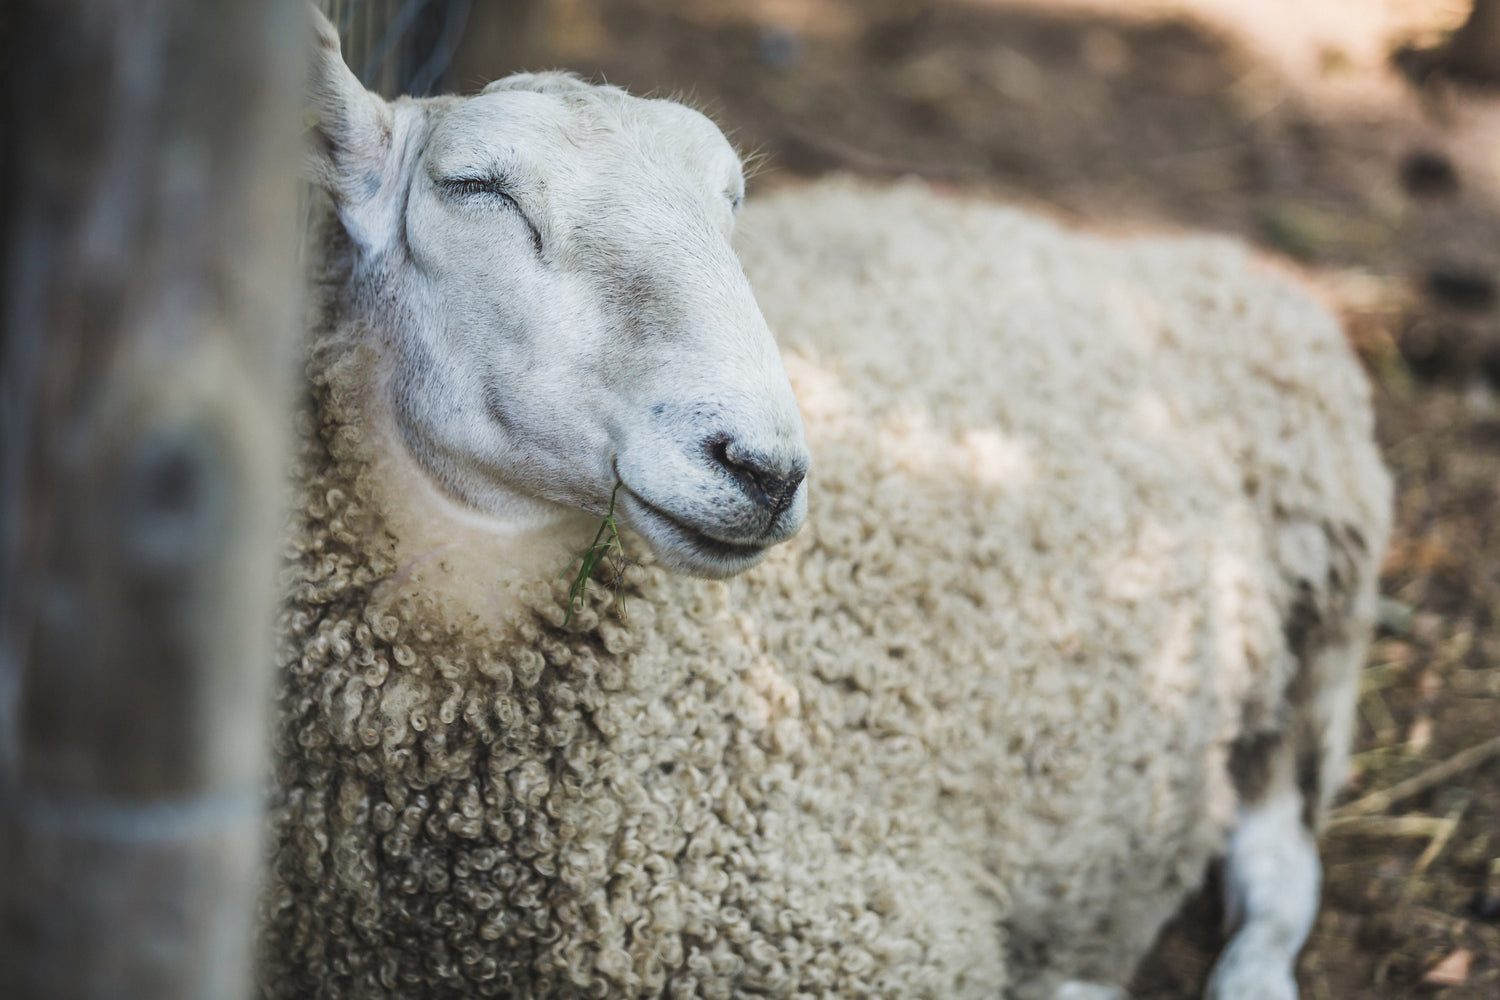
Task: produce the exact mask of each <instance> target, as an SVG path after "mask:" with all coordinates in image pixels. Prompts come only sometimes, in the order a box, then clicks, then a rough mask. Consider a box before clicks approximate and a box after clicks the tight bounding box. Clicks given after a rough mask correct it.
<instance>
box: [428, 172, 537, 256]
mask: <svg viewBox="0 0 1500 1000" xmlns="http://www.w3.org/2000/svg"><path fill="white" fill-rule="evenodd" d="M438 187H440V188H442V189H443V193H444V194H446V195H448V196H450V197H453V198H487V199H494V200H495V202H496V203H497V206H498V207H502V208H505V209H508V210H511V211H514V212H515V213H516V214H517V215H519V216H520V217H521V221H523V222H525V223H526V228H527V229H528V230H530V232H531V243H532V245H533V246H535V247H536V252H537V253H541V252H542V234H541V233H540V232H538V231H537V228H536V226H534V225H533V224H532V222H531V220H530V219H528V218H527V217H526V213H525V212H523V211H521V206H520V204H519V203H518V202H517V201H516V199H515V198H513V197H511V195H510V194H509V193H508V192H506V190H505V182H504V181H503V180H502V179H501V178H499V177H444V178H443V179H441V180H440V181H438Z"/></svg>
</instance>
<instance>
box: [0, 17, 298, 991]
mask: <svg viewBox="0 0 1500 1000" xmlns="http://www.w3.org/2000/svg"><path fill="white" fill-rule="evenodd" d="M0 22H3V23H0V31H3V33H4V35H5V40H6V48H8V49H9V52H8V53H7V56H6V59H5V69H6V71H7V73H8V77H9V79H8V80H7V84H8V85H7V86H6V88H5V93H4V96H3V97H0V106H3V107H4V109H5V114H6V120H5V122H4V124H3V135H0V142H3V144H4V145H3V152H4V160H3V170H4V172H3V175H0V218H3V220H4V244H3V250H0V254H3V258H0V316H3V323H4V331H3V335H4V340H3V344H0V352H3V353H0V414H3V416H0V436H3V450H4V457H3V459H0V540H3V543H0V872H3V880H0V994H3V995H4V996H6V997H11V998H30V997H38V998H41V997H46V998H71V997H91V996H110V997H122V998H141V1000H146V998H150V1000H167V998H176V997H184V998H186V997H214V998H217V997H236V996H245V995H247V994H248V993H249V991H250V978H249V965H250V958H249V957H250V945H251V941H252V924H253V914H254V896H255V892H256V881H257V875H258V870H259V855H260V846H259V831H260V827H261V820H260V794H259V782H260V779H261V776H262V774H263V771H264V765H263V760H262V754H263V747H264V743H265V739H264V737H265V733H264V729H265V727H266V725H267V721H266V713H265V710H264V705H265V702H266V701H267V697H268V692H267V688H268V683H267V681H268V675H269V672H270V663H271V660H272V656H271V650H270V631H271V623H272V615H273V611H272V608H273V603H272V597H273V594H272V592H273V577H274V572H275V559H276V553H277V551H278V546H277V543H276V529H277V522H278V507H279V502H280V499H281V495H282V486H281V483H282V478H283V472H282V468H283V461H284V455H285V451H284V445H285V442H284V438H285V435H284V434H283V430H284V427H283V425H284V424H285V423H286V419H287V418H286V414H287V412H288V406H287V399H288V392H287V390H288V389H289V379H288V376H290V374H291V372H292V360H293V359H292V351H291V348H292V344H293V335H294V331H295V330H296V321H297V319H298V309H297V303H298V301H299V295H298V288H299V286H298V284H297V278H296V274H295V270H294V263H295V262H294V247H295V219H296V186H295V168H296V164H297V162H298V153H297V149H296V145H295V143H296V134H295V133H296V125H297V107H298V102H299V91H300V85H301V82H302V79H303V75H304V73H305V44H306V43H305V41H304V39H305V38H306V36H307V27H306V24H305V15H304V12H303V9H302V7H301V5H300V4H299V3H297V2H296V0H235V2H233V3H199V2H197V0H13V2H11V3H9V4H7V5H6V11H5V12H4V13H3V14H0Z"/></svg>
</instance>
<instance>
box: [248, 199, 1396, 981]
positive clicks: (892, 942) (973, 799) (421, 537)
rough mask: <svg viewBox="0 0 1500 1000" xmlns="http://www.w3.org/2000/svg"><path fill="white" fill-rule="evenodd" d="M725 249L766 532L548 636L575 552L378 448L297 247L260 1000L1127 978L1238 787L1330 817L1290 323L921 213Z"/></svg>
mask: <svg viewBox="0 0 1500 1000" xmlns="http://www.w3.org/2000/svg"><path fill="white" fill-rule="evenodd" d="M739 234H740V235H739V241H740V246H741V251H742V257H743V260H744V263H745V267H746V270H747V273H748V274H749V276H750V279H751V282H752V284H753V285H754V286H755V288H756V290H757V295H758V297H759V300H760V304H761V307H762V309H763V310H764V312H765V314H766V317H767V319H768V320H769V321H770V324H771V326H772V328H773V329H775V330H776V331H777V333H778V337H779V340H780V343H781V346H782V349H783V355H784V359H785V361H786V364H787V367H788V370H789V373H790V375H791V377H792V382H793V386H794V388H795V390H796V393H797V396H798V399H799V402H800V405H801V407H802V413H803V419H804V423H805V427H806V433H807V440H808V443H809V445H810V446H811V449H812V454H813V465H812V470H813V471H812V473H811V476H810V479H809V484H810V486H809V514H808V520H807V525H806V527H805V528H804V529H803V530H802V532H801V534H800V535H798V536H797V537H795V538H793V539H792V540H791V541H789V542H787V543H785V544H783V545H781V546H779V547H777V548H776V549H774V550H772V551H771V553H770V555H769V556H768V557H767V558H766V560H765V561H764V562H763V563H762V564H761V565H760V566H758V567H757V568H755V569H752V570H750V571H748V572H746V573H744V574H742V575H741V576H738V577H736V578H734V579H732V580H729V581H726V582H717V583H715V582H706V581H702V580H695V579H690V578H686V577H682V576H679V575H676V574H673V573H671V572H668V571H667V570H665V569H663V568H661V567H660V566H658V565H656V564H655V563H654V561H653V560H652V559H651V558H650V557H649V556H647V555H644V554H643V552H642V551H641V547H640V546H638V545H632V536H630V535H629V534H628V533H627V540H626V544H627V547H629V548H630V551H631V555H632V556H636V557H639V558H641V559H642V560H643V564H642V565H637V566H633V567H631V568H630V569H629V570H628V571H627V572H626V573H625V579H624V580H623V581H622V580H604V581H600V583H599V585H591V587H590V602H589V606H588V607H587V608H586V609H584V610H583V611H581V612H580V613H578V614H576V615H575V616H574V618H573V620H572V621H571V622H570V623H569V624H568V625H567V626H566V627H564V625H563V617H564V603H565V597H566V590H567V585H566V582H564V581H561V580H558V579H556V575H557V573H558V571H559V570H561V569H562V568H563V566H564V565H565V564H566V562H567V559H568V558H569V556H570V554H571V553H572V551H576V549H577V548H579V547H581V546H582V545H583V544H585V543H586V542H587V540H588V538H589V537H590V536H591V534H592V531H591V526H590V525H591V522H590V521H589V520H588V519H587V518H584V517H582V516H579V517H577V518H574V519H564V520H563V521H561V522H559V523H556V524H554V525H551V526H549V527H547V528H545V529H539V530H538V532H536V533H535V534H534V535H533V536H531V537H529V538H528V539H527V541H526V545H525V546H519V545H518V543H517V542H516V540H515V539H514V538H511V537H506V536H503V535H499V534H496V533H494V532H491V531H488V530H486V528H485V527H484V526H483V525H482V524H481V523H479V522H477V521H475V520H474V519H472V518H468V517H465V516H463V515H461V514H460V513H458V512H457V508H456V506H455V505H453V504H452V503H451V501H448V500H445V499H443V498H442V497H441V496H440V495H439V494H438V493H437V492H436V491H435V490H433V489H432V488H431V487H430V486H426V485H425V484H424V483H423V481H422V476H421V474H420V473H419V472H417V471H416V470H415V467H414V466H412V465H411V463H410V462H409V461H406V460H404V459H402V458H400V456H399V452H400V449H399V447H393V446H392V445H391V442H392V440H393V439H392V436H391V435H390V433H389V431H388V430H385V429H383V428H382V427H381V426H380V423H381V418H380V416H379V414H378V412H377V411H378V407H376V406H373V405H372V404H371V400H370V397H369V389H368V387H369V386H370V385H371V384H373V383H378V379H372V378H371V377H370V373H371V372H372V370H374V369H376V368H378V366H379V364H380V361H379V358H378V357H377V356H376V355H375V353H374V351H373V348H372V347H371V346H370V343H371V337H370V331H369V330H368V329H365V328H363V327H362V326H360V325H359V324H355V323H351V322H349V321H348V320H347V317H346V316H345V315H344V312H345V309H344V304H345V303H346V301H347V300H346V296H347V294H348V283H349V282H350V280H351V279H350V277H349V271H348V268H347V263H348V262H347V260H346V259H343V258H344V257H345V256H346V255H347V253H348V251H347V248H343V249H340V248H339V246H338V240H337V239H336V238H330V242H331V243H333V244H334V249H333V250H332V251H331V254H330V260H331V264H330V269H329V285H328V288H329V289H330V298H329V308H328V312H327V316H326V321H325V323H324V326H323V329H322V330H321V331H319V333H318V336H317V342H316V344H315V347H314V351H313V363H312V366H311V370H312V373H313V379H312V383H313V392H312V397H313V402H312V407H311V411H310V414H309V417H308V419H307V420H306V421H305V423H304V427H303V431H304V434H303V443H304V454H303V458H302V463H301V465H300V467H299V468H298V470H297V481H298V483H299V489H300V497H301V503H300V507H299V509H298V515H297V518H296V523H295V525H294V529H293V537H292V542H291V555H292V562H291V568H290V570H289V574H290V575H289V578H288V581H287V590H286V592H287V594H288V597H287V601H286V605H285V612H284V614H283V617H282V620H281V625H280V633H281V641H282V649H281V657H280V659H281V664H280V667H281V674H280V690H279V692H278V693H279V703H280V722H279V727H278V736H277V750H278V762H277V768H276V775H275V777H276V793H275V805H274V808H273V811H272V819H271V824H272V828H273V830H272V836H273V844H274V856H273V860H272V868H271V871H272V880H271V888H270V889H269V890H268V891H267V894H266V896H265V899H264V903H263V912H262V923H263V928H264V933H263V941H262V961H263V983H264V990H265V992H266V995H268V996H278V997H280V996H287V997H290V996H311V995H320V996H385V995H398V996H414V997H418V996H419V997H424V998H437V997H447V996H455V997H456V996H473V995H479V996H514V997H544V996H546V997H572V996H577V997H636V996H664V997H670V998H674V1000H675V998H685V997H697V996H702V997H752V996H777V997H856V996H881V997H890V998H903V1000H906V998H917V997H932V998H962V997H986V998H993V997H996V996H1000V995H1015V996H1028V997H1029V996H1034V995H1042V994H1043V993H1045V992H1046V991H1047V990H1050V989H1051V988H1052V987H1053V986H1055V984H1056V983H1057V982H1058V981H1060V980H1062V979H1066V978H1088V979H1095V980H1100V981H1111V982H1121V981H1123V979H1124V978H1125V977H1126V976H1128V973H1129V970H1130V968H1131V966H1132V965H1133V964H1134V962H1135V961H1137V960H1138V959H1139V957H1140V956H1141V955H1142V954H1143V952H1144V950H1145V949H1146V948H1147V947H1148V946H1149V944H1150V942H1151V940H1152V938H1153V937H1154V935H1155V933H1156V931H1157V929H1158V928H1159V926H1160V924H1161V923H1162V922H1163V921H1164V920H1165V919H1166V918H1167V917H1169V916H1170V915H1171V913H1172V912H1173V910H1174V909H1175V908H1176V906H1178V905H1179V903H1180V902H1181V901H1182V899H1183V897H1184V895H1185V894H1186V893H1187V892H1188V891H1190V890H1191V889H1192V888H1193V887H1195V886H1196V885H1197V884H1198V883H1199V881H1200V879H1201V877H1202V875H1203V873H1204V870H1205V866H1206V863H1207V862H1208V860H1209V859H1210V858H1211V857H1212V856H1213V855H1214V854H1216V853H1218V852H1220V851H1222V850H1223V848H1224V845H1225V840H1226V836H1227V834H1228V831H1229V830H1230V828H1231V826H1232V824H1233V822H1234V820H1235V815H1236V809H1237V807H1238V806H1239V805H1240V803H1241V801H1242V800H1252V799H1253V798H1254V797H1255V796H1256V795H1257V794H1258V792H1259V785H1260V784H1262V783H1263V772H1265V771H1266V770H1267V769H1274V767H1275V766H1277V765H1276V761H1277V760H1279V759H1282V758H1285V757H1286V756H1287V754H1289V753H1291V754H1293V756H1295V757H1296V762H1295V763H1296V765H1297V772H1298V779H1299V781H1300V784H1301V786H1302V787H1303V788H1304V789H1305V790H1306V791H1307V792H1308V793H1309V794H1310V796H1311V798H1312V800H1313V801H1314V802H1315V803H1319V804H1321V803H1322V802H1325V801H1326V797H1327V796H1328V795H1329V794H1330V793H1331V791H1332V787H1331V786H1332V784H1333V783H1334V782H1335V781H1336V780H1337V778H1338V775H1339V772H1340V771H1341V769H1342V754H1343V749H1344V746H1343V744H1344V743H1345V742H1346V741H1347V731H1346V727H1347V716H1348V711H1349V708H1350V707H1351V706H1352V698H1351V696H1350V688H1349V685H1350V683H1351V679H1352V676H1353V670H1354V669H1355V666H1356V665H1357V663H1358V660H1359V657H1360V653H1361V651H1362V649H1363V643H1364V639H1365V633H1366V631H1367V629H1368V623H1369V620H1370V617H1371V613H1372V605H1373V588H1374V576H1375V569H1376V563H1377V558H1378V554H1379V552H1380V551H1381V548H1382V544H1383V541H1384V538H1385V533H1386V525H1387V520H1388V510H1387V507H1388V502H1389V500H1388V493H1389V489H1388V483H1387V480H1386V477H1385V473H1384V471H1383V469H1382V468H1381V466H1380V463H1379V461H1378V458H1377V455H1376V453H1375V450H1374V447H1373V444H1372V442H1371V432H1372V419H1371V413H1370V407H1369V401H1368V389H1367V386H1366V384H1365V382H1364V380H1363V377H1362V375H1361V373H1360V372H1359V371H1358V368H1357V365H1356V364H1355V363H1354V361H1353V360H1352V358H1351V357H1350V354H1349V352H1348V350H1347V348H1346V346H1345V345H1344V343H1343V341H1342V338H1341V335H1340V331H1339V329H1338V327H1337V325H1336V323H1335V322H1334V321H1333V319H1332V318H1331V317H1330V316H1329V315H1328V314H1327V312H1326V311H1325V310H1324V309H1322V308H1321V307H1319V306H1318V305H1317V304H1316V303H1315V302H1313V301H1312V300H1311V299H1310V298H1309V297H1308V296H1306V295H1305V294H1304V293H1301V292H1299V291H1298V290H1296V289H1294V288H1292V287H1291V286H1289V285H1288V284H1287V283H1285V282H1284V281H1282V280H1280V279H1278V278H1275V277H1273V276H1269V275H1267V274H1264V273H1262V272H1260V271H1259V270H1257V269H1256V268H1255V267H1253V266H1252V264H1251V262H1250V261H1249V260H1248V259H1247V256H1246V254H1245V253H1244V251H1243V250H1242V249H1241V248H1239V247H1238V246H1237V245H1235V244H1232V243H1230V242H1227V241H1222V240H1204V239H1196V240H1149V241H1138V242H1123V243H1110V242H1106V241H1102V240H1100V239H1098V238H1094V237H1089V236H1081V235H1075V234H1071V233H1068V232H1065V231H1063V230H1062V229H1060V228H1059V227H1057V226H1055V225H1054V224H1052V223H1050V222H1047V221H1044V220H1040V219H1037V218H1035V217H1032V216H1029V215H1026V214H1023V213H1020V212H1017V211H1013V210H1008V209H1004V208H1000V207H995V206H992V205H988V204H984V203H980V202H976V201H972V200H962V199H957V198H950V197H944V196H942V195H939V194H936V193H933V192H931V191H929V190H927V189H926V188H924V187H922V186H920V185H916V184H906V185H902V186H899V187H896V188H892V189H876V188H869V187H863V186H860V185H857V184H853V183H850V182H831V183H821V184H818V185H813V186H809V187H806V188H800V189H792V190H788V191H785V192H781V193H778V194H775V195H772V196H770V197H767V198H765V199H763V200H761V201H760V202H759V203H755V202H752V203H751V204H750V205H748V206H747V207H746V210H745V212H744V215H743V218H742V221H741V223H740V229H739ZM523 548H524V552H523V551H522V549H523ZM516 553H520V554H516ZM614 587H620V588H621V590H622V594H621V596H623V598H624V607H625V611H626V614H625V617H624V618H623V620H622V619H621V618H620V617H618V616H617V614H616V613H615V612H613V611H611V610H610V605H611V602H612V599H613V595H612V593H611V591H612V589H613V588H614ZM505 595H510V596H511V597H513V598H514V600H512V601H509V602H507V601H505V600H501V599H500V598H501V597H503V596H505ZM505 608H514V610H511V611H506V610H504V609H505ZM497 609H500V610H497ZM1319 807H1320V805H1315V806H1314V811H1316V809H1317V808H1319Z"/></svg>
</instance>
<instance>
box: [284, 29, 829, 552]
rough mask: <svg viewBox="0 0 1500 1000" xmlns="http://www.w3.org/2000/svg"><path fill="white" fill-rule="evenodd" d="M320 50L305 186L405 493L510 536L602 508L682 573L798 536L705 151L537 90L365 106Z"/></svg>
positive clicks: (500, 85) (629, 102)
mask: <svg viewBox="0 0 1500 1000" xmlns="http://www.w3.org/2000/svg"><path fill="white" fill-rule="evenodd" d="M318 42H319V44H318V45H317V46H316V47H315V53H316V54H315V60H314V67H313V71H312V74H311V77H310V80H311V83H310V88H309V89H310V94H309V98H310V103H311V117H312V118H313V119H315V124H314V125H313V127H312V133H313V135H312V137H313V139H314V142H313V144H312V152H311V153H310V154H309V155H310V174H311V176H312V177H313V178H314V180H315V182H316V183H317V184H318V185H319V186H321V187H322V188H323V189H324V190H326V191H327V192H328V193H329V195H330V196H331V198H332V200H333V203H334V206H335V208H336V210H337V212H338V216H339V219H340V220H341V221H342V223H343V226H344V229H345V231H346V232H347V234H348V237H349V242H350V244H351V250H350V253H351V254H352V260H351V262H350V273H351V277H350V279H349V281H350V288H351V289H352V292H351V293H350V294H346V295H345V299H346V300H347V305H346V308H347V309H348V310H349V311H352V312H354V313H355V314H356V315H355V316H354V317H353V318H354V319H356V320H357V321H358V322H360V323H361V324H362V325H363V326H364V327H365V328H366V329H368V330H370V331H371V336H372V337H374V338H376V339H377V340H378V343H377V344H376V345H375V346H376V349H377V350H378V352H379V356H380V358H381V366H382V372H381V374H380V385H379V390H378V393H376V395H377V396H378V397H379V399H378V405H381V406H384V407H387V408H388V410H389V415H390V419H391V420H392V421H393V422H394V424H395V426H396V427H397V429H398V430H399V435H398V437H399V440H400V441H401V442H402V445H403V446H404V447H405V448H406V449H407V450H408V451H409V453H410V456H411V457H412V458H413V459H414V460H415V462H416V464H417V465H418V466H419V467H420V468H421V469H422V470H423V472H424V473H425V475H426V476H427V477H429V478H430V479H431V480H432V481H433V482H434V483H435V484H436V485H437V486H438V487H439V488H440V489H441V490H442V491H443V492H444V493H446V494H447V495H448V496H449V497H451V498H453V499H454V500H456V501H458V502H459V503H460V504H462V505H463V506H464V507H466V508H468V510H470V511H472V512H474V513H477V514H479V515H482V516H484V517H486V518H489V519H493V520H494V521H496V522H504V523H510V524H523V523H535V522H537V521H538V519H540V520H542V521H545V520H546V519H547V518H549V517H551V516H554V515H560V514H561V513H562V512H564V511H566V510H567V509H575V510H581V511H585V512H589V513H593V514H602V513H603V512H604V511H605V509H606V508H607V507H608V505H609V502H610V499H611V496H612V495H615V496H616V497H617V505H616V511H615V513H616V517H617V518H618V519H620V520H621V521H622V522H623V523H624V524H625V525H627V526H629V527H631V528H633V529H635V531H636V532H637V533H638V534H639V535H640V536H641V537H642V538H643V539H644V540H645V541H646V543H647V544H648V545H649V546H650V547H651V549H652V550H653V551H654V552H655V554H656V556H657V558H658V559H659V560H660V561H661V562H662V563H664V564H666V565H667V566H670V567H672V568H675V569H679V570H682V571H685V572H688V573H693V574H696V575H701V576H709V577H723V576H729V575H732V574H734V573H737V572H739V571H741V570H743V569H746V568H748V567H750V566H752V565H754V564H755V563H756V562H758V561H759V560H760V558H761V557H762V556H763V555H764V554H765V553H766V551H767V550H768V549H769V548H770V547H771V546H773V545H775V544H776V543H778V542H781V541H784V540H785V539H787V538H789V537H790V536H791V535H792V534H793V533H795V532H796V530H797V529H798V528H799V527H800V525H801V523H802V521H803V519H804V517H805V515H806V510H807V499H806V492H807V491H806V486H805V485H804V483H803V479H804V476H805V474H806V472H807V466H808V452H807V447H806V445H805V443H804V441H803V432H802V422H801V416H800V414H799V413H798V410H797V403H796V400H795V398H794V397H793V395H792V391H791V386H790V384H789V382H788V380H787V377H786V372H785V369H784V368H783V366H782V363H781V358H780V355H779V354H778V353H777V350H776V346H775V343H774V340H773V338H772V336H771V332H770V330H769V329H768V328H767V326H766V323H765V321H764V319H763V318H762V317H761V314H760V310H759V308H758V307H757V305H756V303H755V300H754V297H753V296H752V294H751V291H750V287H749V284H748V283H747V281H746V279H745V276H744V273H743V272H742V271H741V269H740V265H739V261H738V259H737V258H736V257H735V254H734V252H733V250H732V249H731V247H730V233H731V230H732V228H733V226H734V216H735V212H736V210H737V209H738V206H739V203H740V200H741V198H742V197H743V192H744V177H743V174H742V170H741V164H740V160H739V158H738V156H737V155H736V154H735V152H734V150H733V148H732V147H731V146H730V144H729V143H728V141H726V139H725V138H724V136H723V134H722V133H721V132H720V131H719V130H718V129H717V128H716V127H715V126H714V125H713V124H712V123H711V122H710V121H709V120H708V119H707V118H705V117H704V116H702V115H700V114H699V113H697V112H696V111H693V110H691V109H689V108H686V107H684V106H682V105H680V104H677V103H674V102H670V101H660V100H644V99H640V98H635V97H631V96H629V95H627V94H626V93H624V92H623V91H621V90H619V89H617V88H613V87H603V86H592V85H589V84H586V83H583V82H581V81H579V80H577V79H575V78H573V77H571V76H567V75H564V74H555V73H545V74H521V75H517V76H511V77H507V78H505V79H503V80H500V81H498V82H496V83H493V84H491V85H490V86H488V87H486V88H485V89H484V91H483V92H481V93H480V94H477V95H475V96H473V97H468V98H457V97H445V98H435V99H429V100H407V99H403V100H399V101H396V102H386V101H383V100H381V99H380V98H378V97H377V96H375V95H374V94H371V93H369V92H368V91H366V90H365V89H364V88H363V87H362V86H361V85H360V84H359V82H358V80H357V79H356V78H355V77H354V75H353V74H352V73H351V72H350V71H349V70H348V68H347V67H346V66H345V65H344V62H343V59H342V57H341V55H340V53H339V49H338V39H337V34H336V33H335V32H334V30H333V28H332V26H331V25H329V24H328V23H327V21H326V20H325V19H322V17H321V15H318ZM617 483H618V484H619V486H620V488H619V490H618V493H617V494H616V493H615V487H616V485H617Z"/></svg>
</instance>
